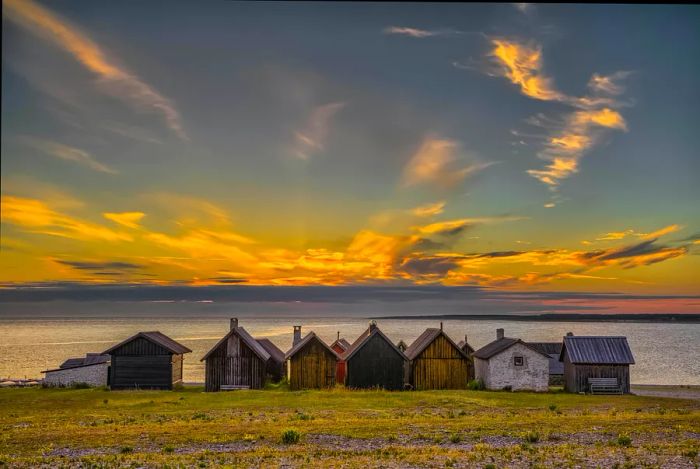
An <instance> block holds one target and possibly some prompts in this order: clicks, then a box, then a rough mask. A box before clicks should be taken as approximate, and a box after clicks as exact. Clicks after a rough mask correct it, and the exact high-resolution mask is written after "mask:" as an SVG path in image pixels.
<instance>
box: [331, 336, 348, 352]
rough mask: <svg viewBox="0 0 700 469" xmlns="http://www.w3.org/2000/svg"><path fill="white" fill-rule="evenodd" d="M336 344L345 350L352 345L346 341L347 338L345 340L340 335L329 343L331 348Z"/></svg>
mask: <svg viewBox="0 0 700 469" xmlns="http://www.w3.org/2000/svg"><path fill="white" fill-rule="evenodd" d="M336 345H338V346H340V348H342V349H343V351H347V350H348V349H349V348H350V347H352V345H351V344H350V342H348V341H347V340H345V339H344V338H342V337H341V338H340V339H338V340H336V341H335V342H333V343H332V344H331V348H333V347H335V346H336Z"/></svg>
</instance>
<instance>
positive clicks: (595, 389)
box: [588, 378, 622, 394]
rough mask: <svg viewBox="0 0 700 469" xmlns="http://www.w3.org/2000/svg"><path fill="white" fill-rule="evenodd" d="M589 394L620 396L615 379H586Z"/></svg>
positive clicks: (620, 391)
mask: <svg viewBox="0 0 700 469" xmlns="http://www.w3.org/2000/svg"><path fill="white" fill-rule="evenodd" d="M588 386H589V388H590V391H591V394H622V386H620V385H619V384H618V382H617V378H588Z"/></svg>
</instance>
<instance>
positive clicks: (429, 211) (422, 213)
mask: <svg viewBox="0 0 700 469" xmlns="http://www.w3.org/2000/svg"><path fill="white" fill-rule="evenodd" d="M445 203H446V202H445V201H444V200H442V201H440V202H435V203H434V204H426V205H421V206H420V207H416V208H414V209H412V210H411V213H412V214H413V215H415V216H417V217H432V216H435V215H440V214H441V213H442V212H443V210H444V209H445Z"/></svg>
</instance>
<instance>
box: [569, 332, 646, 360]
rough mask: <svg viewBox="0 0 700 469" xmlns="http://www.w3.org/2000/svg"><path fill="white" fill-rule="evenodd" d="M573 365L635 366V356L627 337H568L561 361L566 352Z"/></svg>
mask: <svg viewBox="0 0 700 469" xmlns="http://www.w3.org/2000/svg"><path fill="white" fill-rule="evenodd" d="M565 351H566V352H567V353H568V355H569V360H571V363H573V364H591V365H634V356H632V350H630V346H629V344H628V343H627V338H626V337H614V336H566V337H564V346H563V347H562V349H561V353H560V354H559V360H560V361H563V360H564V352H565Z"/></svg>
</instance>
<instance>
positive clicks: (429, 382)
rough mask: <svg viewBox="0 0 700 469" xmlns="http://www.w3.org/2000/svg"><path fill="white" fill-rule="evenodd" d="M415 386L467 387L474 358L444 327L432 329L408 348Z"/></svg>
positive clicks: (410, 370) (432, 387)
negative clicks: (470, 365)
mask: <svg viewBox="0 0 700 469" xmlns="http://www.w3.org/2000/svg"><path fill="white" fill-rule="evenodd" d="M405 354H406V357H407V358H408V360H409V382H410V383H411V386H413V389H465V388H466V387H467V382H468V381H469V363H470V362H471V358H469V356H468V355H467V354H466V353H464V351H462V349H461V348H459V347H458V346H457V344H455V343H454V342H453V341H452V339H450V337H449V336H448V335H447V334H445V332H444V331H443V330H442V323H440V329H437V328H428V329H426V330H425V331H424V332H423V333H422V334H421V335H419V336H418V338H417V339H416V340H415V341H414V342H413V343H412V344H411V345H410V346H409V347H408V348H407V349H406V352H405Z"/></svg>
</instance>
